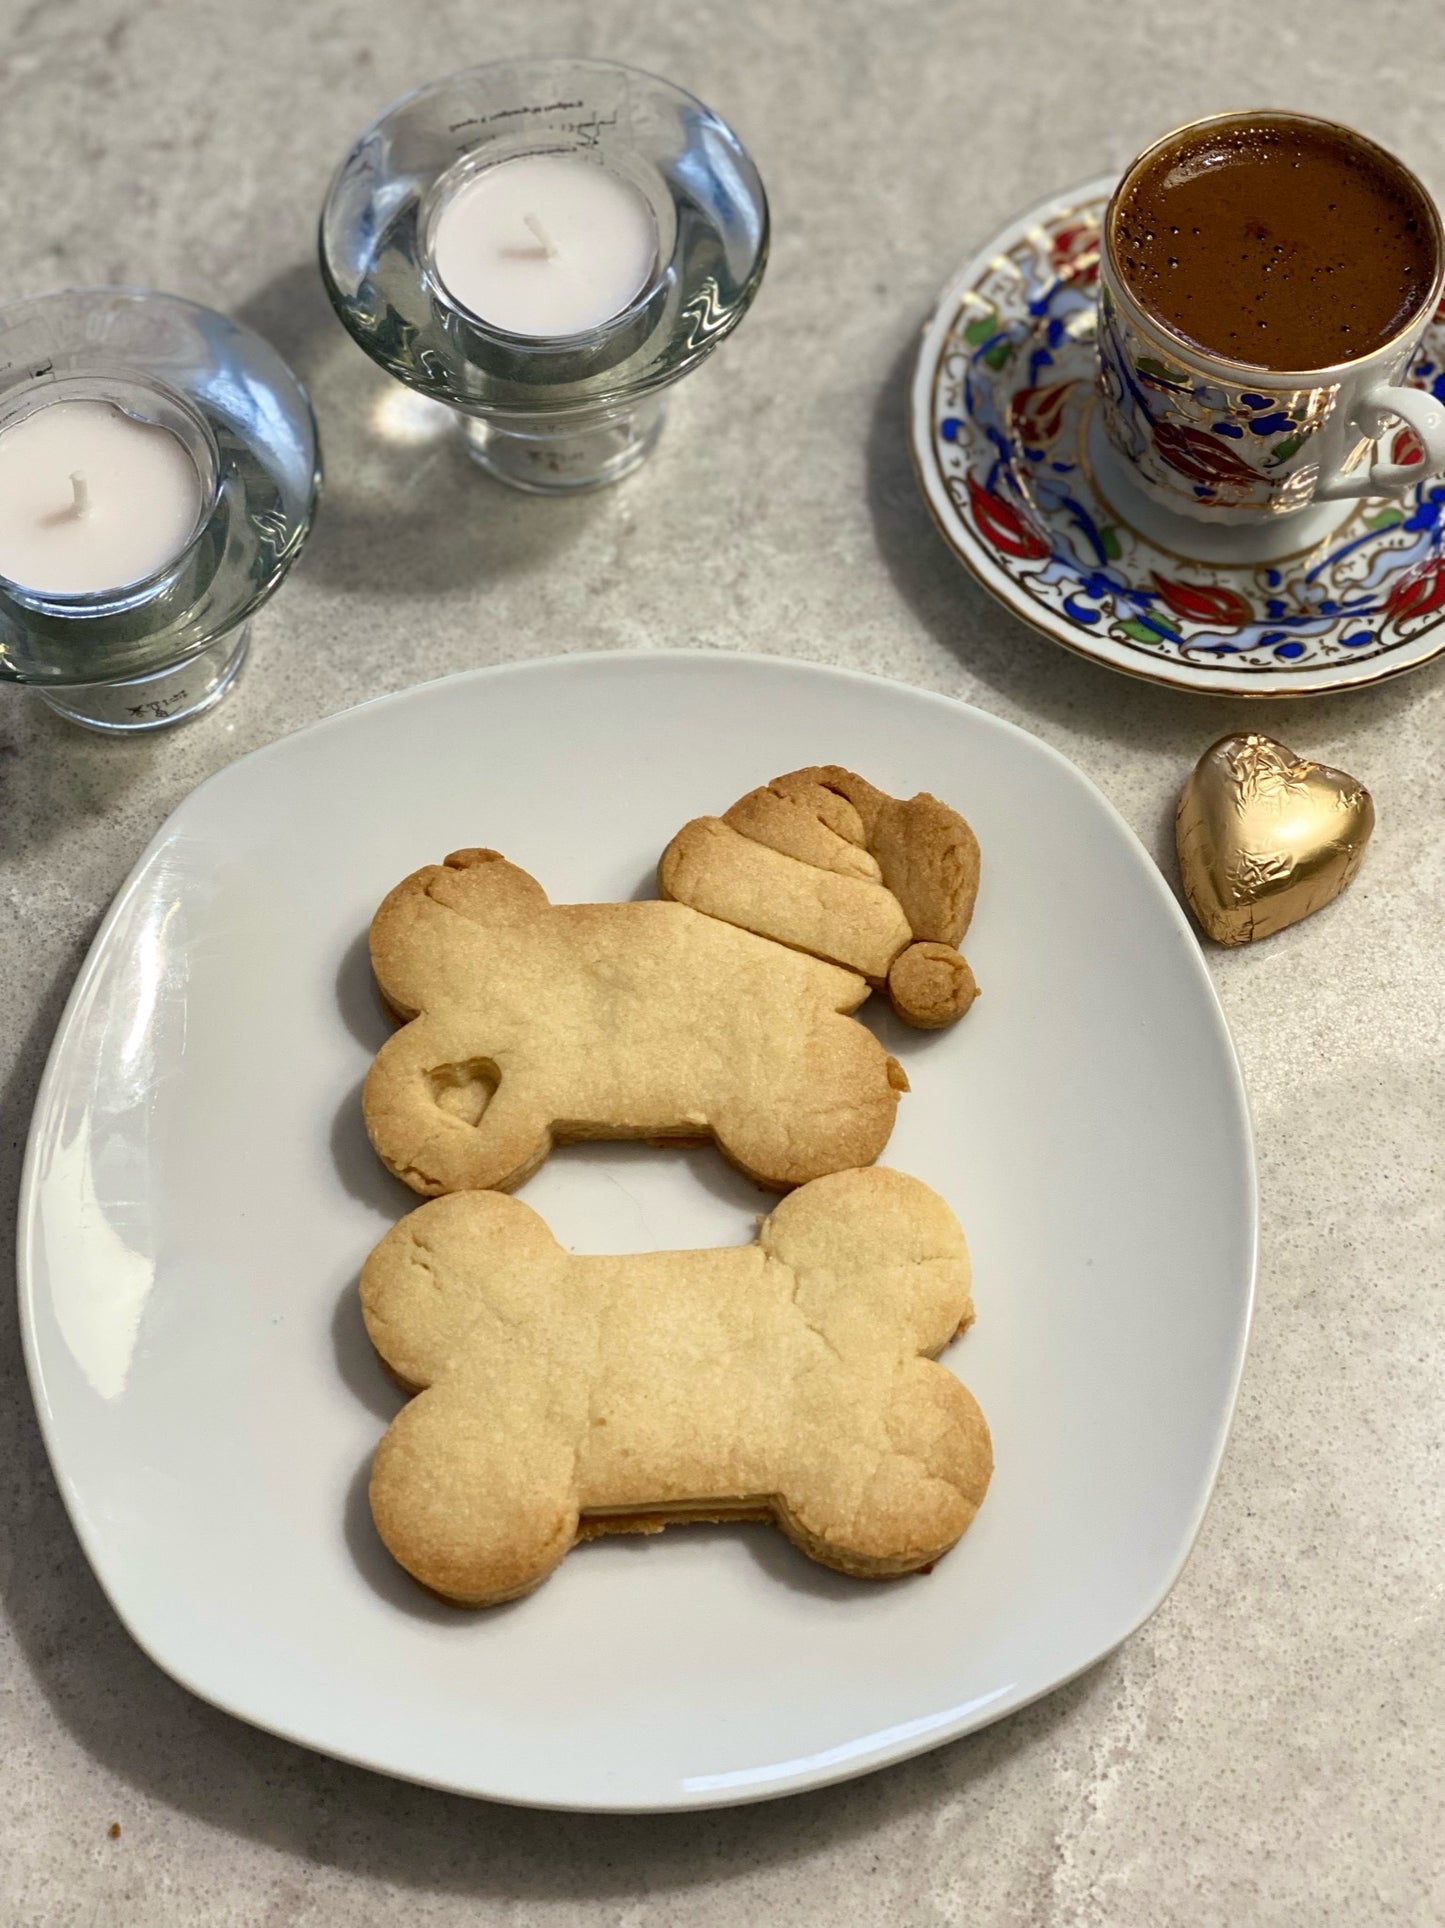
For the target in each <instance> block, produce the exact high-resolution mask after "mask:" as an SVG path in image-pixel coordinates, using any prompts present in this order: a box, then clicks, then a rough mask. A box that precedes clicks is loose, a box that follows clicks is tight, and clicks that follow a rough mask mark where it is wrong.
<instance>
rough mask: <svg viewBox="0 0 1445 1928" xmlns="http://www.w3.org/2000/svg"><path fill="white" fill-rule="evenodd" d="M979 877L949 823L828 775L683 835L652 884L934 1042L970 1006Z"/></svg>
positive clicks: (929, 804) (782, 782)
mask: <svg viewBox="0 0 1445 1928" xmlns="http://www.w3.org/2000/svg"><path fill="white" fill-rule="evenodd" d="M978 871H979V859H978V840H977V838H976V837H975V836H974V834H973V832H972V830H971V829H970V828H969V826H968V825H967V824H966V823H965V822H964V820H963V818H962V817H960V816H959V815H958V813H957V811H955V810H950V809H949V808H948V806H947V804H944V803H940V802H939V800H938V798H937V797H931V796H929V795H928V794H927V792H920V794H919V795H918V796H916V797H910V798H907V799H903V798H899V797H890V796H885V795H884V793H883V792H882V791H881V790H875V789H874V787H873V785H872V784H871V783H867V782H865V781H864V779H863V778H862V777H859V776H855V775H854V774H853V773H852V771H851V770H843V769H840V768H839V767H838V766H837V765H836V764H828V765H823V766H820V767H816V768H813V769H807V770H794V771H793V772H791V774H790V775H788V776H783V777H775V778H774V780H773V781H772V782H771V783H770V784H768V785H766V787H764V788H763V789H761V790H750V791H749V792H748V794H747V795H746V796H745V797H742V798H740V799H739V801H738V802H737V803H735V804H734V805H733V806H732V808H731V809H730V810H727V811H725V812H724V813H723V815H722V816H721V817H697V818H694V820H693V821H692V822H691V823H689V824H684V826H683V828H682V829H681V830H680V831H679V832H678V833H677V835H676V836H675V837H674V838H673V840H672V842H671V843H670V844H669V845H668V847H667V849H666V850H665V851H664V852H663V855H662V861H661V863H660V864H659V865H658V873H657V874H658V885H659V888H660V889H661V891H662V894H663V896H664V897H667V898H671V899H673V900H674V901H676V902H677V903H680V904H690V905H691V906H692V907H693V909H694V910H700V911H705V912H706V913H707V914H708V916H709V917H721V918H724V919H725V920H726V921H727V922H728V923H730V924H738V925H740V926H741V927H742V928H743V929H744V930H750V931H758V932H759V933H761V934H762V935H763V936H765V937H772V938H776V939H777V940H778V942H779V943H783V944H791V945H793V946H794V947H795V948H796V949H798V950H800V951H807V952H808V953H810V954H811V955H812V956H814V957H821V958H827V959H829V960H830V961H831V962H832V963H835V964H841V965H844V966H845V967H846V968H847V969H849V970H853V971H861V972H862V974H863V976H864V977H866V978H867V979H868V981H869V983H870V984H871V985H874V986H875V987H878V988H882V987H884V986H886V987H887V991H888V995H889V998H890V999H891V1001H892V1004H893V1008H894V1010H895V1011H897V1013H898V1015H899V1017H901V1018H902V1019H903V1020H904V1021H905V1023H908V1024H912V1025H917V1026H919V1027H920V1028H922V1029H924V1030H936V1029H938V1028H939V1027H940V1026H942V1025H945V1024H952V1023H953V1021H954V1020H955V1019H956V1018H959V1017H962V1015H963V1013H964V1012H965V1011H966V1010H967V1009H968V1007H969V1005H970V1004H972V1002H973V1000H974V998H975V997H976V996H977V994H978V987H977V985H976V984H975V983H974V980H973V973H972V971H971V970H970V969H969V967H968V965H967V963H966V962H965V961H964V959H963V957H962V956H960V954H959V950H958V946H959V944H960V943H961V942H962V941H963V935H964V932H965V931H966V930H967V929H968V925H969V920H970V919H971V917H972V916H973V905H974V899H975V897H976V896H977V895H978Z"/></svg>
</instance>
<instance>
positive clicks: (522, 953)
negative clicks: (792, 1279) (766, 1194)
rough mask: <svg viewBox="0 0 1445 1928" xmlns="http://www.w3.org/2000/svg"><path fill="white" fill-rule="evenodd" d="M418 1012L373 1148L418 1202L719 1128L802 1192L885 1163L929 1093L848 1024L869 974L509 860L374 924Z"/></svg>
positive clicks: (393, 1062) (461, 872) (401, 994)
mask: <svg viewBox="0 0 1445 1928" xmlns="http://www.w3.org/2000/svg"><path fill="white" fill-rule="evenodd" d="M371 958H372V964H373V967H374V969H375V972H376V977H377V982H378V984H379V985H380V987H381V991H382V995H383V996H384V997H385V999H386V1001H387V1003H388V1004H389V1005H390V1006H391V1007H392V1009H393V1011H394V1012H395V1013H396V1015H397V1016H398V1017H400V1018H403V1019H408V1020H410V1022H408V1023H406V1024H405V1025H404V1027H403V1028H402V1029H401V1030H400V1031H398V1032H397V1033H396V1035H395V1036H394V1037H392V1038H390V1039H389V1040H388V1041H387V1043H386V1044H385V1045H383V1047H382V1049H381V1051H380V1052H379V1053H378V1054H377V1057H376V1060H375V1063H374V1064H373V1065H372V1068H371V1071H370V1074H369V1075H368V1077H367V1080H366V1086H365V1091H364V1094H363V1109H364V1112H365V1116H366V1126H367V1130H368V1131H369V1133H370V1135H371V1141H372V1144H373V1145H374V1146H375V1147H376V1150H377V1152H378V1154H379V1155H380V1157H381V1159H382V1161H383V1162H384V1163H385V1164H386V1166H387V1167H388V1168H389V1169H390V1170H391V1171H393V1172H395V1173H396V1175H397V1177H398V1178H401V1179H404V1180H405V1182H406V1183H407V1184H408V1185H410V1186H411V1187H412V1189H413V1190H414V1191H418V1192H424V1193H427V1194H429V1195H435V1194H438V1193H441V1192H450V1191H461V1190H470V1189H473V1188H484V1187H485V1188H491V1189H496V1190H501V1191H509V1190H511V1189H512V1187H513V1186H515V1185H519V1184H520V1183H521V1182H522V1180H523V1179H524V1178H526V1177H527V1176H528V1175H529V1173H531V1172H532V1171H534V1170H535V1169H536V1167H537V1166H538V1165H540V1164H541V1162H542V1160H543V1159H544V1158H545V1157H546V1156H547V1153H548V1152H549V1151H550V1150H551V1149H552V1147H553V1145H554V1144H555V1143H557V1142H559V1141H562V1140H567V1139H578V1138H684V1139H692V1140H696V1139H699V1138H703V1139H705V1138H707V1137H708V1136H712V1137H713V1138H715V1139H716V1140H717V1143H718V1146H719V1148H720V1149H721V1150H722V1151H723V1152H724V1154H725V1155H726V1156H727V1157H728V1158H730V1159H731V1160H732V1161H733V1163H734V1164H736V1165H738V1166H740V1167H741V1169H742V1170H743V1171H745V1172H746V1173H747V1174H748V1175H749V1176H750V1177H751V1178H754V1179H756V1180H757V1181H758V1183H760V1184H763V1185H768V1186H772V1187H773V1188H775V1189H778V1190H786V1189H787V1188H788V1187H790V1186H792V1185H799V1184H803V1183H805V1182H806V1181H807V1180H808V1179H810V1178H817V1177H819V1176H820V1175H821V1174H823V1173H824V1172H832V1171H842V1170H846V1169H848V1168H849V1167H852V1166H855V1165H865V1164H868V1163H870V1162H871V1161H872V1160H873V1159H874V1158H876V1157H877V1156H878V1153H879V1152H880V1151H881V1150H882V1149H883V1146H884V1145H885V1144H886V1143H887V1140H888V1134H889V1132H890V1131H891V1130H892V1128H893V1114H894V1111H895V1109H896V1107H897V1104H898V1095H899V1092H900V1091H906V1090H907V1089H908V1080H907V1079H906V1077H905V1076H904V1074H903V1071H902V1069H901V1068H900V1066H899V1065H898V1064H897V1063H896V1062H895V1061H894V1060H893V1059H892V1058H890V1057H889V1056H888V1055H887V1053H886V1052H885V1051H884V1050H883V1047H882V1046H881V1045H880V1044H879V1043H878V1041H877V1040H876V1039H875V1038H874V1037H873V1036H872V1034H871V1033H870V1032H869V1031H867V1030H865V1029H864V1027H863V1026H862V1025H861V1024H859V1023H857V1022H855V1021H854V1020H853V1019H852V1018H851V1017H849V1016H848V1015H847V1013H849V1012H851V1011H853V1010H855V1009H856V1008H857V1006H858V1005H859V1004H861V1003H862V1001H863V999H864V998H865V997H866V996H867V994H868V986H867V984H866V983H865V982H864V980H863V979H862V978H861V977H859V976H857V975H856V974H855V973H853V972H850V971H844V970H839V969H838V968H836V967H835V966H833V965H831V964H824V963H820V962H819V961H818V960H816V959H814V958H811V957H804V956H802V955H800V954H799V953H797V952H795V951H790V950H786V949H785V948H784V947H783V946H782V945H780V944H774V943H771V942H769V941H768V940H767V939H766V938H762V937H757V936H754V935H753V934H752V933H750V932H748V931H744V930H739V929H736V928H734V927H733V926H731V925H729V924H725V923H721V922H719V921H718V920H717V919H716V918H713V917H705V916H703V915H701V913H700V912H698V911H695V910H689V909H688V908H686V907H685V906H684V905H682V904H667V903H625V904H556V905H554V904H549V903H548V901H547V897H546V893H545V892H544V891H543V889H542V887H541V885H540V884H538V883H537V882H536V881H535V880H534V879H533V878H531V877H529V876H528V875H527V873H526V872H525V871H524V870H518V869H517V868H516V866H515V865H513V864H509V863H507V862H505V861H504V860H503V859H502V858H501V857H499V856H498V855H497V853H496V852H495V851H494V850H460V851H457V852H455V853H454V854H453V855H452V856H450V857H448V858H447V860H446V862H445V864H430V865H428V866H427V867H426V868H425V869H424V870H419V871H416V872H415V873H414V874H413V875H412V876H410V877H408V878H407V879H406V880H405V882H403V883H401V884H399V885H398V886H397V888H396V889H395V890H393V891H392V892H391V894H390V895H389V896H388V897H387V898H386V899H385V901H384V902H383V904H382V906H381V908H380V909H379V910H378V911H377V913H376V916H375V918H374V919H373V921H372V926H371Z"/></svg>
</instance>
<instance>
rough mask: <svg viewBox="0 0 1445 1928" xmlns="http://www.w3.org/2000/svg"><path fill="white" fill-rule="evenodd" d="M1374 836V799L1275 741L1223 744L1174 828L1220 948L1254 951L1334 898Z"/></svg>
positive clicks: (1194, 895)
mask: <svg viewBox="0 0 1445 1928" xmlns="http://www.w3.org/2000/svg"><path fill="white" fill-rule="evenodd" d="M1374 827H1375V806H1374V804H1373V803H1372V802H1371V801H1370V793H1369V791H1368V790H1366V789H1365V787H1364V786H1363V784H1360V783H1357V782H1356V781H1355V779H1354V778H1353V777H1347V776H1346V775H1345V773H1344V771H1343V770H1331V769H1328V768H1327V767H1326V766H1325V765H1324V764H1322V763H1311V762H1310V761H1309V760H1308V758H1306V757H1298V756H1296V755H1295V753H1294V751H1293V750H1287V749H1286V748H1285V746H1284V745H1283V744H1282V743H1276V742H1275V741H1274V739H1273V738H1272V737H1268V736H1253V735H1250V736H1224V737H1221V738H1220V739H1219V741H1218V742H1217V743H1216V744H1215V745H1214V746H1213V748H1212V749H1208V750H1206V751H1205V752H1204V755H1203V756H1202V757H1200V759H1199V761H1198V763H1196V764H1195V766H1194V769H1193V771H1192V772H1191V773H1190V776H1189V780H1188V782H1187V783H1186V784H1185V786H1184V789H1183V790H1182V792H1181V793H1180V797H1179V809H1178V811H1177V812H1176V814H1175V818H1174V835H1175V839H1176V841H1177V843H1178V846H1179V869H1180V872H1181V873H1182V875H1183V879H1184V894H1185V896H1186V897H1187V898H1188V899H1189V905H1190V908H1191V910H1192V911H1193V912H1194V915H1195V916H1196V917H1197V918H1198V919H1199V921H1200V923H1201V924H1202V925H1203V926H1204V928H1205V930H1206V931H1207V932H1208V933H1209V935H1210V936H1211V937H1212V938H1213V939H1214V940H1215V942H1216V943H1219V944H1249V943H1252V942H1253V941H1254V939H1255V938H1256V937H1268V936H1270V934H1271V933H1272V932H1274V931H1280V930H1283V929H1284V927H1285V925H1286V924H1297V923H1298V922H1299V920H1300V919H1301V918H1302V917H1308V916H1309V914H1310V912H1311V911H1316V910H1322V909H1323V908H1324V906H1325V905H1326V904H1328V903H1330V902H1331V901H1332V900H1333V899H1334V898H1336V897H1338V896H1339V894H1340V892H1341V891H1342V890H1343V889H1344V888H1345V885H1346V884H1348V883H1349V882H1350V880H1351V879H1352V878H1353V876H1354V874H1355V872H1356V871H1357V870H1358V869H1359V867H1360V859H1361V858H1362V857H1363V856H1364V854H1365V845H1366V844H1367V843H1368V842H1369V841H1370V832H1371V831H1372V830H1373V829H1374Z"/></svg>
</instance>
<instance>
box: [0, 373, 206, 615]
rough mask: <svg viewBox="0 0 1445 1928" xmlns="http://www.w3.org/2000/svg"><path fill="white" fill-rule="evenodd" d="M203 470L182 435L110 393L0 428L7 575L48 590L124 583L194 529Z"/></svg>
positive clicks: (159, 565)
mask: <svg viewBox="0 0 1445 1928" xmlns="http://www.w3.org/2000/svg"><path fill="white" fill-rule="evenodd" d="M202 507H203V494H202V488H201V478H200V476H199V474H198V473H197V470H196V465H195V462H194V461H193V460H192V458H191V455H190V453H189V451H188V450H187V449H186V447H185V445H184V444H183V443H182V441H181V440H180V438H179V437H178V436H176V435H174V434H172V432H171V431H170V430H169V429H168V428H162V427H160V426H159V425H158V424H157V423H154V422H141V421H137V420H136V419H135V418H134V417H133V416H131V415H127V414H126V413H125V412H124V411H123V410H122V409H119V408H115V407H113V406H112V404H111V403H109V402H103V401H84V400H74V401H57V402H51V403H49V404H48V405H46V406H45V407H42V408H37V409H35V410H34V411H33V412H32V413H31V414H29V415H26V416H23V417H21V419H20V420H18V421H15V422H12V423H11V424H10V425H9V427H7V428H4V429H0V575H3V576H8V577H9V579H10V580H11V582H13V583H17V584H18V585H19V586H20V587H21V588H22V589H27V590H31V591H34V592H36V593H39V594H49V595H88V594H89V595H93V594H96V593H98V592H100V591H104V590H109V589H124V588H127V587H128V586H129V585H130V584H132V583H136V582H142V581H144V580H145V578H146V577H147V576H153V575H155V574H156V572H157V571H158V570H160V569H163V568H164V567H165V565H166V564H167V563H168V562H172V561H174V560H175V558H176V557H177V556H179V555H180V554H181V552H182V550H184V549H185V547H186V546H187V544H188V543H189V542H190V540H191V538H192V536H193V535H194V534H195V531H196V525H197V523H198V522H199V521H200V517H201V510H202Z"/></svg>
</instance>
